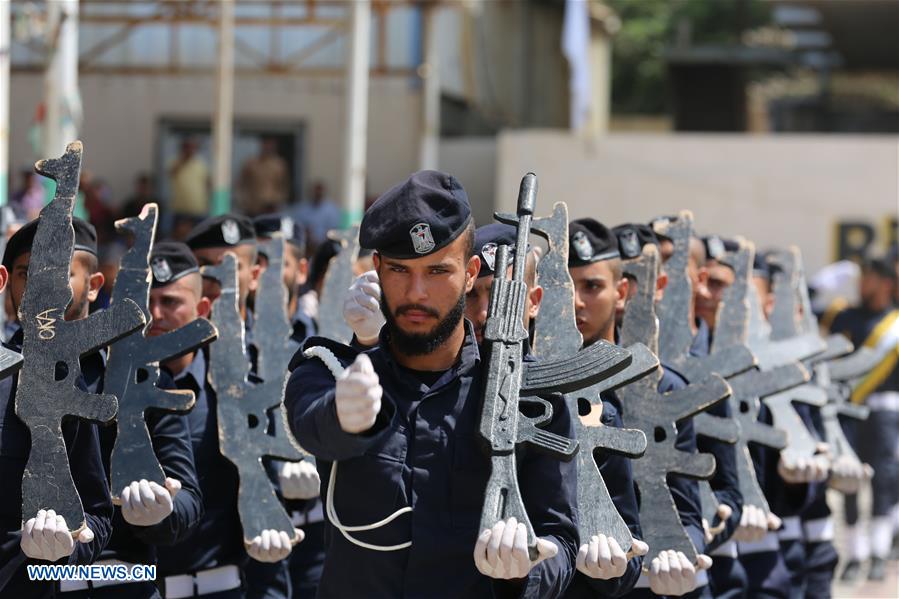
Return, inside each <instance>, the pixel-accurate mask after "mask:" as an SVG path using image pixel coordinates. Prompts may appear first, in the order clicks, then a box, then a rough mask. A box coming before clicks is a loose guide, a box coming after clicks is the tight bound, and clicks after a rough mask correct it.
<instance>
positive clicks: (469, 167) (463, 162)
mask: <svg viewBox="0 0 899 599" xmlns="http://www.w3.org/2000/svg"><path fill="white" fill-rule="evenodd" d="M439 164H440V170H442V171H444V172H447V173H450V174H452V175H455V176H456V177H457V178H458V179H459V181H460V182H461V183H462V187H464V188H465V191H466V193H467V194H468V199H469V201H470V202H471V212H472V215H473V216H474V221H475V223H477V224H479V225H481V224H485V223H490V222H493V209H494V204H495V198H494V197H493V192H494V189H495V182H496V138H493V137H467V138H456V139H444V140H443V141H441V142H440V156H439Z"/></svg>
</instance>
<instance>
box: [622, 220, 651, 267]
mask: <svg viewBox="0 0 899 599" xmlns="http://www.w3.org/2000/svg"><path fill="white" fill-rule="evenodd" d="M612 233H614V234H615V236H616V237H617V238H618V252H619V253H620V254H621V257H622V258H624V259H625V260H630V259H632V258H637V257H639V256H640V255H641V254H642V253H643V246H645V245H646V244H647V243H651V244H653V245H655V246H658V245H659V238H658V237H656V234H655V231H653V230H652V227H650V226H649V225H644V224H641V223H628V224H624V225H618V226H616V227H612Z"/></svg>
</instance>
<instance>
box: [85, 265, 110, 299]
mask: <svg viewBox="0 0 899 599" xmlns="http://www.w3.org/2000/svg"><path fill="white" fill-rule="evenodd" d="M87 282H88V291H87V300H88V301H89V302H95V301H97V296H98V295H100V289H102V288H103V283H105V282H106V277H104V276H103V273H102V272H100V271H97V272H95V273H94V274H92V275H91V276H90V277H88V279H87Z"/></svg>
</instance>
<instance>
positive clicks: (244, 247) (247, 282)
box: [185, 214, 309, 599]
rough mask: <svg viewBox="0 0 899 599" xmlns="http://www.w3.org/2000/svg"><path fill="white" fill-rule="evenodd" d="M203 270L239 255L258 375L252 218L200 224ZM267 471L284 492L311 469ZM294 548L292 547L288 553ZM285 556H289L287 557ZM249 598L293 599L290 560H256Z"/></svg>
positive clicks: (195, 233)
mask: <svg viewBox="0 0 899 599" xmlns="http://www.w3.org/2000/svg"><path fill="white" fill-rule="evenodd" d="M185 243H187V245H188V247H190V249H191V251H192V252H193V254H194V256H195V257H196V259H197V263H198V264H199V265H200V267H203V266H213V265H217V264H219V263H220V262H221V261H222V258H223V257H224V256H225V253H227V252H233V253H234V254H235V255H236V256H237V286H238V310H239V311H240V317H241V319H242V320H243V321H244V331H245V341H246V345H247V353H248V355H249V359H250V371H251V374H252V375H253V376H255V375H256V371H257V365H258V356H259V351H258V348H257V347H256V345H255V344H254V343H253V335H254V322H255V319H254V317H253V311H252V310H250V309H249V307H248V305H247V300H248V298H249V296H250V294H251V293H254V292H255V291H256V289H257V286H258V284H259V275H260V273H261V272H262V267H261V266H260V264H259V263H258V260H257V259H258V257H259V253H258V246H257V243H256V229H255V228H254V227H253V221H252V220H250V219H249V217H246V216H243V215H239V214H224V215H221V216H213V217H210V218H207V219H206V220H204V221H202V222H201V223H199V224H198V225H197V226H195V227H194V228H193V230H191V232H190V233H189V234H188V236H187V238H186V239H185ZM219 293H220V291H219V285H218V282H216V281H214V280H211V279H209V278H207V277H203V295H205V296H206V297H208V298H209V299H210V300H211V301H212V302H213V308H214V307H215V306H214V303H215V300H216V299H217V298H218V296H219ZM266 470H267V471H268V473H269V477H270V478H271V480H272V482H273V483H275V485H276V487H277V488H278V492H279V493H280V492H281V489H280V480H281V478H283V477H284V476H291V475H292V474H296V475H297V476H299V477H308V476H309V472H308V466H304V467H301V468H300V469H294V468H293V467H289V466H288V467H284V466H283V465H282V466H280V467H279V466H276V465H275V463H271V462H270V463H266ZM289 551H290V548H289V547H288V552H289ZM284 557H287V555H286V554H285V556H284ZM245 572H246V577H247V596H248V597H249V598H251V599H255V598H265V599H287V598H288V597H290V575H289V572H288V564H287V561H286V560H285V561H283V563H277V564H271V563H268V562H267V561H265V560H252V561H250V562H249V563H248V564H247V566H246V568H245Z"/></svg>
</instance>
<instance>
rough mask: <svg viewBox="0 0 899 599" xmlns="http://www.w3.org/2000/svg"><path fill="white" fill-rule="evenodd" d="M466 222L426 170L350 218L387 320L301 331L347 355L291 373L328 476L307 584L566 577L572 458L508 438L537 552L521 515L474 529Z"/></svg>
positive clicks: (486, 589)
mask: <svg viewBox="0 0 899 599" xmlns="http://www.w3.org/2000/svg"><path fill="white" fill-rule="evenodd" d="M473 233H474V226H473V224H472V221H471V210H470V207H469V204H468V199H467V197H466V195H465V192H464V190H463V189H462V188H461V186H460V185H459V183H458V182H457V181H456V180H455V179H454V178H453V177H451V176H449V175H446V174H443V173H438V172H435V171H423V172H420V173H416V174H414V175H413V176H412V177H410V178H409V179H408V180H407V181H405V182H404V183H401V184H400V185H398V186H396V187H394V188H393V189H391V190H390V191H388V192H386V193H385V194H384V195H383V196H382V197H381V198H380V199H379V200H378V201H377V202H375V204H374V205H373V206H372V207H371V208H370V209H369V211H368V212H367V213H366V216H365V218H364V219H363V222H362V226H361V230H360V242H361V245H362V246H363V247H369V248H372V249H374V250H375V251H376V253H375V255H374V264H375V270H376V271H377V272H378V278H379V280H380V284H381V290H382V298H381V302H380V305H381V309H382V311H383V313H384V315H385V317H386V320H387V326H386V327H384V329H383V330H382V332H381V337H380V339H379V345H378V346H377V347H376V348H374V349H372V350H369V351H367V352H364V353H359V352H358V350H356V349H352V348H349V347H346V346H341V345H339V344H336V343H333V342H329V341H327V340H322V339H319V338H314V339H312V340H310V341H308V342H307V344H306V345H307V348H308V347H311V346H319V345H321V346H324V347H325V348H327V349H329V351H330V352H331V353H332V354H334V355H335V357H336V358H337V359H338V361H339V362H340V363H341V366H344V367H347V366H349V368H348V369H347V370H346V371H345V372H344V374H343V376H342V378H341V379H340V380H339V381H337V382H336V384H335V380H334V376H333V374H332V373H331V372H330V371H329V369H328V368H327V367H326V366H325V365H324V364H323V363H322V362H321V361H320V360H318V359H306V360H303V361H301V362H300V363H299V365H298V366H297V367H296V369H295V370H294V371H293V374H292V375H291V378H290V381H289V382H288V389H287V399H286V403H287V407H288V412H289V416H290V421H291V427H292V429H293V432H294V434H295V435H296V437H297V440H298V441H299V442H300V444H301V445H303V447H304V448H306V449H307V450H309V451H311V452H312V453H313V454H314V455H315V456H316V459H317V464H318V467H319V471H320V473H321V476H322V479H323V480H329V479H330V480H329V484H328V493H327V494H326V497H325V501H326V504H327V505H328V506H329V513H330V516H331V517H330V518H329V524H328V527H327V536H326V544H327V556H326V560H325V567H324V572H323V574H322V580H321V585H320V587H319V596H320V597H347V596H351V597H352V596H368V597H396V596H410V597H435V596H448V597H449V596H451V597H455V596H465V595H468V596H485V595H486V596H489V595H491V594H500V595H502V596H505V595H507V594H510V595H512V596H527V597H557V596H560V595H561V594H562V593H563V592H564V590H565V588H566V587H567V585H568V583H569V582H570V580H571V576H572V574H573V571H574V561H575V554H576V552H577V549H576V546H577V545H576V544H577V525H576V521H575V513H576V510H575V507H574V504H575V501H576V473H575V467H576V466H575V463H574V462H573V461H572V462H567V463H566V462H561V461H559V460H558V459H556V458H554V457H550V456H547V455H545V454H540V453H538V452H534V451H530V450H527V449H525V448H520V449H519V454H518V458H519V459H518V476H519V487H520V489H521V493H522V497H523V500H524V504H525V507H526V509H527V512H528V515H529V517H530V519H531V523H532V524H533V527H534V531H535V533H536V535H537V537H538V539H537V547H536V548H537V558H536V559H535V560H534V561H531V560H530V559H529V556H528V550H527V541H526V539H527V535H526V529H525V527H524V525H523V524H521V523H518V522H516V521H515V520H514V519H509V520H507V521H500V522H497V523H496V524H495V526H493V527H492V528H489V529H486V530H479V523H480V515H481V509H482V506H483V501H484V492H485V489H486V484H487V479H488V476H489V473H490V458H489V457H488V456H487V455H485V454H484V452H483V451H481V447H480V444H481V443H480V439H479V438H478V420H479V417H480V408H481V402H482V386H483V382H484V381H483V378H484V376H485V374H486V373H485V372H484V368H483V365H482V358H481V355H480V352H479V350H478V345H477V342H476V339H475V337H474V331H473V329H472V327H471V326H470V325H469V324H467V323H466V322H465V321H464V320H463V311H464V306H465V294H466V293H467V292H468V291H470V289H471V286H472V284H473V282H474V280H475V278H476V277H477V274H478V270H479V259H478V258H477V257H476V256H474V254H473ZM357 354H358V355H357ZM551 404H552V407H553V415H552V418H551V420H550V421H549V423H548V424H547V426H546V429H547V430H549V431H551V432H554V433H556V434H560V435H564V436H568V437H571V436H572V435H573V426H572V423H571V420H570V416H569V414H568V411H567V409H566V408H565V404H564V403H563V402H562V401H561V400H560V398H556V399H554V400H553V401H552V402H551ZM338 466H339V470H340V473H339V474H338V473H337V468H338ZM331 477H333V478H331ZM354 488H355V489H364V490H365V491H364V493H362V494H359V493H353V492H352V489H354ZM391 513H392V514H393V515H392V516H389V517H388V518H386V519H385V518H384V516H385V515H388V514H391ZM379 520H380V522H378V521H379ZM372 522H373V523H374V524H366V523H372ZM344 523H346V524H344ZM479 533H480V534H479ZM347 572H352V573H353V574H352V576H347Z"/></svg>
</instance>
